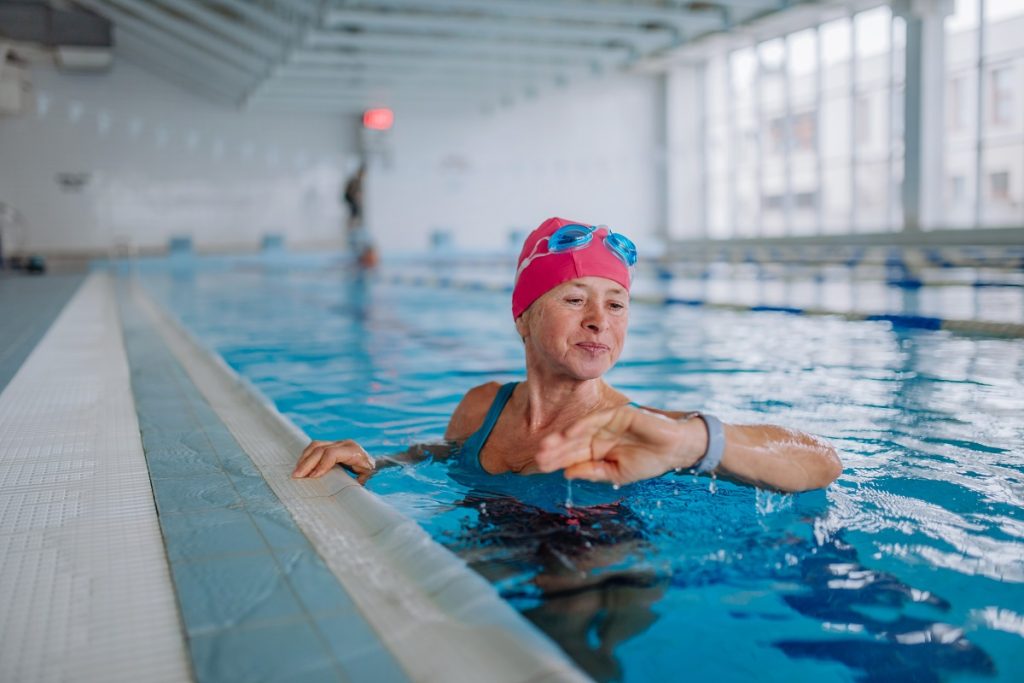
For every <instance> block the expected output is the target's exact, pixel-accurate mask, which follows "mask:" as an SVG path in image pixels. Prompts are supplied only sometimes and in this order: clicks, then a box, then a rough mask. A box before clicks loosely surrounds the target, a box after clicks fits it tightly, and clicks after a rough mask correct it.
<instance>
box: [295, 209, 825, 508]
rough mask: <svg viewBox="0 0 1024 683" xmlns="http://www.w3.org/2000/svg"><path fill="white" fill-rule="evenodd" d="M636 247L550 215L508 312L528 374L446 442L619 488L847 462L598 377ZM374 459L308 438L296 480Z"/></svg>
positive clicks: (793, 473)
mask: <svg viewBox="0 0 1024 683" xmlns="http://www.w3.org/2000/svg"><path fill="white" fill-rule="evenodd" d="M635 263H636V248H635V246H634V245H633V243H632V242H631V241H630V240H629V239H627V238H626V237H624V236H623V235H620V234H617V233H614V232H612V231H610V230H608V229H607V228H605V227H603V226H602V227H594V226H587V225H584V224H580V223H578V222H575V221H569V220H565V219H563V218H549V219H548V220H546V221H544V222H543V223H542V224H541V225H540V227H538V228H537V229H536V230H534V231H533V232H532V233H530V235H529V236H528V237H527V238H526V242H525V244H524V245H523V249H522V252H521V253H520V255H519V262H518V268H517V271H516V278H515V286H514V289H513V292H512V317H513V318H514V319H515V325H516V330H517V331H518V333H519V336H520V337H522V340H523V345H524V347H525V351H526V381H524V382H513V383H509V384H505V385H503V386H502V385H499V384H498V383H496V382H489V383H487V384H482V385H480V386H478V387H475V388H473V389H471V390H470V391H469V392H468V393H467V394H466V395H465V396H464V397H463V398H462V400H461V401H460V402H459V405H458V407H456V409H455V412H454V414H453V415H452V417H451V420H450V421H449V423H448V429H447V431H446V432H445V439H447V440H449V441H453V442H457V443H460V444H461V445H462V448H461V449H460V450H459V451H458V457H459V458H463V459H465V461H466V462H467V463H468V464H470V465H474V466H478V467H479V468H480V469H482V470H483V471H484V472H486V473H489V474H502V473H509V472H512V473H518V474H523V475H529V474H535V473H541V472H554V471H557V470H562V471H563V473H564V475H565V477H566V478H568V479H588V480H591V481H601V482H608V483H612V484H626V483H630V482H634V481H639V480H641V479H650V478H653V477H658V476H661V475H662V474H665V473H666V472H670V471H682V470H688V471H694V472H697V473H700V474H708V475H712V474H713V475H716V476H719V477H724V478H728V479H731V480H734V481H738V482H743V483H746V484H751V485H754V486H759V487H763V488H770V489H775V490H778V491H805V490H809V489H815V488H822V487H825V486H828V485H829V484H830V483H831V482H832V481H834V480H835V479H836V477H838V476H839V474H840V473H841V471H842V466H841V464H840V462H839V458H838V457H837V456H836V452H835V449H834V448H833V447H832V446H831V445H829V444H828V443H826V442H825V441H823V440H821V439H818V438H816V437H813V436H810V435H808V434H804V433H802V432H798V431H795V430H791V429H786V428H783V427H776V426H772V425H732V424H723V423H722V422H720V421H719V420H718V419H717V418H715V417H714V416H712V415H708V414H704V413H700V412H689V413H681V412H672V411H666V410H660V409H657V408H649V407H644V406H638V405H636V404H635V403H632V402H631V401H630V400H629V398H628V397H627V396H625V395H624V394H622V393H621V392H619V391H617V390H616V389H615V388H614V387H612V386H611V385H609V384H608V383H607V382H605V381H604V379H603V376H604V374H605V373H606V372H608V370H610V369H611V367H612V366H613V365H615V362H616V361H617V360H618V358H619V354H621V353H622V347H623V344H624V343H625V341H626V328H627V326H628V324H629V288H630V284H631V279H632V271H633V266H634V264H635ZM335 465H343V466H345V467H347V468H348V469H350V470H352V471H353V472H355V473H356V474H357V475H359V476H360V479H361V480H363V481H365V478H366V477H367V476H368V475H369V473H371V472H372V471H373V470H374V462H373V460H372V459H371V458H370V456H369V455H368V454H367V453H366V451H365V450H363V448H362V447H361V446H359V444H357V443H356V442H354V441H351V440H345V441H335V442H325V441H313V442H312V443H311V444H310V445H309V446H308V447H306V449H305V450H304V451H303V453H302V455H301V456H300V458H299V462H298V464H297V465H296V467H295V471H294V473H293V475H292V476H294V477H297V478H301V477H319V476H323V475H324V474H326V473H327V472H328V471H330V469H331V468H332V467H334V466H335Z"/></svg>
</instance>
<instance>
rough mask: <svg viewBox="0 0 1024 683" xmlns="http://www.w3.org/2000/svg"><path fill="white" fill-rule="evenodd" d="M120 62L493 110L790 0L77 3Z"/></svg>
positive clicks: (314, 98) (306, 99)
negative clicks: (108, 29)
mask: <svg viewBox="0 0 1024 683" xmlns="http://www.w3.org/2000/svg"><path fill="white" fill-rule="evenodd" d="M75 4H78V5H80V6H82V7H85V8H88V9H90V10H92V11H94V12H96V13H98V14H101V15H103V16H104V17H106V18H108V19H109V20H110V21H112V22H113V24H114V26H115V53H116V55H117V56H118V57H120V58H124V59H126V60H128V61H132V62H136V63H138V64H139V65H141V66H143V67H145V68H147V69H149V70H151V71H153V72H155V73H157V74H159V75H161V76H163V77H165V78H168V79H173V80H175V81H177V82H179V83H180V84H182V85H185V86H186V87H188V88H190V89H191V90H193V91H194V92H196V93H198V94H201V95H203V96H205V97H209V98H212V99H216V100H218V101H221V102H225V103H229V104H234V105H237V106H240V107H245V108H253V109H275V110H285V111H319V112H347V111H352V112H356V111H360V110H362V109H365V108H367V107H371V106H396V105H417V104H422V105H430V104H445V105H450V104H451V103H453V102H454V103H457V104H459V105H463V106H475V107H481V108H489V107H490V108H493V107H495V106H500V105H502V104H510V103H514V102H516V101H519V100H520V99H523V98H529V97H532V96H534V95H535V94H537V93H540V92H543V91H544V90H545V89H551V88H556V87H558V86H560V85H564V84H566V83H569V82H571V81H573V80H574V79H578V78H582V77H589V76H594V75H600V74H604V73H609V72H612V71H615V70H620V69H624V68H628V67H630V66H634V65H638V64H642V63H643V62H644V60H649V59H652V58H656V57H657V56H659V55H663V54H664V53H665V51H666V50H670V49H673V48H677V47H679V46H681V45H684V44H686V43H687V42H689V41H692V40H693V39H694V38H697V37H699V36H702V35H706V34H708V33H713V32H718V31H723V30H728V29H730V28H731V27H733V26H737V25H741V24H743V23H745V22H747V21H750V20H752V19H754V18H757V17H761V16H764V15H765V14H768V13H771V12H774V11H777V10H779V9H781V8H782V7H784V6H790V5H791V4H794V3H793V2H791V1H790V0H711V1H709V2H679V1H676V0H638V1H635V2H633V1H630V0H75Z"/></svg>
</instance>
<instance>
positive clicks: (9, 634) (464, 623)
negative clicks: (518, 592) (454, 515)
mask: <svg viewBox="0 0 1024 683" xmlns="http://www.w3.org/2000/svg"><path fill="white" fill-rule="evenodd" d="M80 282H81V280H78V281H64V282H62V283H59V282H56V281H53V282H51V281H49V280H47V279H38V280H35V281H30V280H24V281H23V282H19V285H18V286H19V288H20V290H21V291H20V292H19V294H18V295H17V296H14V295H11V296H0V316H3V317H2V318H0V319H4V320H10V319H12V318H11V317H8V316H9V315H14V313H13V311H14V310H15V309H17V314H16V315H17V316H20V317H19V318H17V319H18V320H19V324H21V325H23V326H24V328H25V329H30V328H31V329H34V330H40V329H43V330H45V329H46V327H47V326H48V325H49V322H50V320H52V318H53V317H54V315H55V311H56V310H57V309H59V307H60V306H61V304H62V303H63V301H62V300H61V299H62V293H63V299H64V300H67V299H69V298H70V301H68V303H67V305H66V307H65V308H64V310H63V311H62V312H61V313H60V315H59V316H58V317H57V319H56V322H54V323H53V325H52V327H51V328H50V329H49V331H48V332H46V334H45V336H42V340H41V341H40V342H39V343H38V345H37V346H36V348H35V350H34V351H33V352H32V353H31V354H30V353H28V352H27V351H26V352H24V353H23V354H22V357H26V356H27V360H25V361H24V362H23V363H17V365H18V367H17V368H16V371H15V370H12V371H11V373H10V374H11V376H12V378H11V379H10V381H9V383H8V384H7V386H6V388H4V390H3V393H0V615H2V616H0V680H4V681H6V680H12V681H13V680H19V681H20V680H40V681H42V680H53V681H58V680H71V679H75V680H104V681H110V680H126V681H127V680H147V681H150V680H167V681H181V680H190V679H192V680H197V681H202V682H206V681H255V680H268V681H293V680H294V681H321V680H324V681H328V680H330V681H406V680H417V681H419V680H423V681H481V680H488V681H545V680H550V681H555V680H585V677H584V676H583V675H582V674H580V672H579V671H578V670H577V669H576V668H575V666H574V665H573V664H571V663H570V662H569V660H567V659H566V658H565V657H564V655H562V654H561V652H560V651H559V650H558V649H557V648H556V647H555V646H554V645H553V644H551V643H550V641H548V640H547V639H546V638H545V637H544V636H542V635H540V634H539V633H538V632H537V631H535V630H534V629H533V627H531V626H530V625H529V624H527V623H526V622H525V620H523V619H522V617H520V616H519V615H518V614H517V613H516V612H515V611H514V610H512V609H511V608H510V607H509V606H508V605H507V604H505V603H504V602H502V601H500V600H499V599H498V598H497V595H496V593H495V592H494V590H493V589H492V588H491V587H490V585H489V584H487V583H486V581H484V580H483V579H481V578H480V577H479V576H477V575H476V574H474V573H472V572H470V571H469V570H468V569H466V568H465V566H464V565H463V564H462V563H461V562H460V561H459V560H457V559H456V558H454V556H451V555H450V553H448V552H447V551H446V550H444V549H442V548H441V547H440V546H437V545H436V544H435V543H433V542H432V541H430V540H429V538H427V537H426V535H425V534H424V532H423V531H422V530H421V529H420V528H419V527H418V526H417V525H416V524H415V523H414V522H411V521H410V520H407V519H405V518H402V517H401V516H400V515H398V514H397V513H395V512H394V511H393V510H391V509H390V508H388V507H387V506H385V505H384V504H382V503H381V502H380V501H379V500H377V499H376V498H375V497H374V496H372V494H369V493H368V492H366V491H365V490H364V489H362V488H361V487H359V486H357V485H355V484H354V483H353V481H352V480H351V478H349V477H348V476H347V475H345V474H343V473H342V472H340V471H335V472H332V473H331V474H329V475H328V476H327V477H324V478H323V479H321V480H316V481H303V482H296V481H293V480H291V479H290V477H289V476H288V475H289V472H290V468H291V464H292V461H293V459H294V456H295V453H296V452H297V449H298V448H300V447H301V445H302V444H303V442H304V435H302V434H301V433H300V432H298V430H296V429H295V428H294V426H292V425H290V424H289V423H287V422H286V421H285V420H284V418H282V417H281V416H280V415H279V414H277V413H276V411H274V410H273V409H272V408H271V407H270V406H269V405H268V404H266V403H265V402H264V401H263V399H261V398H260V397H259V396H256V395H255V394H253V392H252V390H251V389H249V388H248V386H247V385H245V383H244V382H243V381H241V380H240V379H239V378H238V377H237V376H234V375H233V374H232V373H231V371H230V370H228V369H227V368H226V366H224V365H223V363H222V362H220V361H219V359H217V358H215V357H213V356H211V355H210V354H209V353H207V352H206V351H205V350H204V349H202V348H201V347H199V346H197V345H196V344H195V342H194V341H193V340H192V339H191V338H190V337H189V336H188V334H187V333H185V332H184V331H183V330H181V329H180V328H179V327H177V326H176V324H175V322H174V321H173V320H171V319H169V318H168V317H167V316H166V314H165V313H164V312H163V311H161V310H160V309H159V308H157V307H156V305H155V304H154V303H153V302H152V301H151V300H149V299H148V297H147V296H146V295H145V294H144V292H142V291H141V289H140V288H138V287H136V286H134V285H132V284H130V283H128V282H125V281H122V282H118V281H115V280H114V279H113V278H112V277H111V276H108V275H105V274H94V275H92V276H90V277H89V278H88V279H86V280H85V281H84V284H81V287H80V288H79V289H78V290H77V292H76V293H74V295H73V296H72V293H73V292H75V286H76V285H78V284H79V283H80ZM5 284H6V283H5ZM7 291H10V290H7ZM27 300H31V301H46V302H48V303H47V305H37V306H24V302H25V301H27ZM41 335H42V333H41V332H40V333H39V335H37V336H36V339H38V337H39V336H41ZM10 338H11V337H10V336H9V337H8V339H10ZM22 338H29V337H28V333H27V332H24V331H23V332H22V333H21V336H20V337H18V339H22ZM17 343H19V344H20V345H21V346H22V347H24V346H26V342H21V341H19V342H17ZM13 346H14V343H11V346H10V348H13ZM8 348H9V347H7V346H5V358H11V359H16V358H17V356H16V354H15V352H14V351H8ZM14 363H15V361H14V360H12V361H9V364H14Z"/></svg>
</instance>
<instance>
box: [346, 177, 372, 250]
mask: <svg viewBox="0 0 1024 683" xmlns="http://www.w3.org/2000/svg"><path fill="white" fill-rule="evenodd" d="M365 177H366V162H363V163H360V164H359V168H358V169H357V170H356V172H355V173H354V174H353V175H352V177H351V178H349V179H348V181H347V182H346V183H345V192H344V194H343V197H344V200H345V204H346V205H347V206H348V222H347V224H346V227H345V237H346V239H347V241H348V246H349V249H351V251H352V254H353V255H354V256H355V257H356V263H358V264H359V266H360V267H362V268H373V267H374V266H376V265H377V261H378V257H377V250H376V248H375V247H374V246H373V242H372V241H371V240H370V235H369V233H368V231H367V229H366V224H365V223H364V222H363V180H364V179H365Z"/></svg>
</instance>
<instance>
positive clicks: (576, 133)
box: [367, 76, 664, 250]
mask: <svg viewBox="0 0 1024 683" xmlns="http://www.w3.org/2000/svg"><path fill="white" fill-rule="evenodd" d="M657 106H658V89H657V83H656V81H655V78H654V77H649V76H628V77H627V76H616V77H613V76H608V77H605V78H600V79H594V80H592V81H590V82H586V83H571V84H570V85H569V86H568V87H566V88H564V89H562V90H560V91H558V92H557V93H548V94H543V95H540V96H538V97H537V98H536V99H534V100H532V101H529V102H526V103H517V104H515V105H514V106H511V107H509V106H506V107H503V108H501V109H499V110H498V111H496V112H493V113H490V114H483V113H480V112H478V111H476V110H474V111H458V109H457V108H456V106H454V105H453V108H452V111H450V112H446V113H444V114H433V115H427V114H416V113H415V112H406V111H403V110H402V109H396V111H395V125H394V128H393V129H392V130H391V131H390V133H389V138H388V140H387V143H386V146H387V148H388V150H389V154H388V155H387V158H382V157H381V156H378V157H376V158H375V159H374V161H373V162H372V163H371V167H370V174H369V177H368V180H367V213H368V221H369V223H370V227H371V229H372V230H373V232H374V234H375V235H376V237H377V238H378V242H379V243H381V244H382V246H383V247H384V248H385V249H387V248H388V247H392V248H401V249H412V250H415V249H422V248H424V247H426V246H427V244H428V240H429V234H430V232H431V231H432V230H435V229H447V230H450V231H451V232H452V234H453V236H454V239H455V243H456V244H457V245H458V246H459V247H463V248H467V249H493V248H496V247H504V246H506V245H507V244H508V233H509V231H510V230H530V229H532V228H534V227H536V226H537V225H538V224H539V223H540V222H541V221H542V220H544V219H545V218H548V217H550V216H563V217H566V218H572V219H576V220H581V221H587V222H591V223H604V224H607V225H609V226H611V227H612V228H613V229H616V230H620V231H622V232H624V233H625V234H627V235H629V236H630V237H632V238H633V239H634V240H637V242H638V244H639V245H640V247H641V249H643V248H644V243H645V242H646V243H648V244H651V242H652V239H653V237H654V235H655V234H656V231H657V230H658V229H659V228H660V227H661V226H659V225H658V223H661V222H663V221H664V218H663V215H662V212H661V208H660V206H659V203H660V202H662V201H663V200H662V199H661V195H662V191H660V190H659V186H658V177H657V171H658V167H657V161H656V160H657V158H658V154H659V152H660V151H663V150H659V147H661V146H662V145H661V144H660V143H659V137H658V131H657V123H658V121H659V117H658V116H656V113H657V112H656V107H657Z"/></svg>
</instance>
